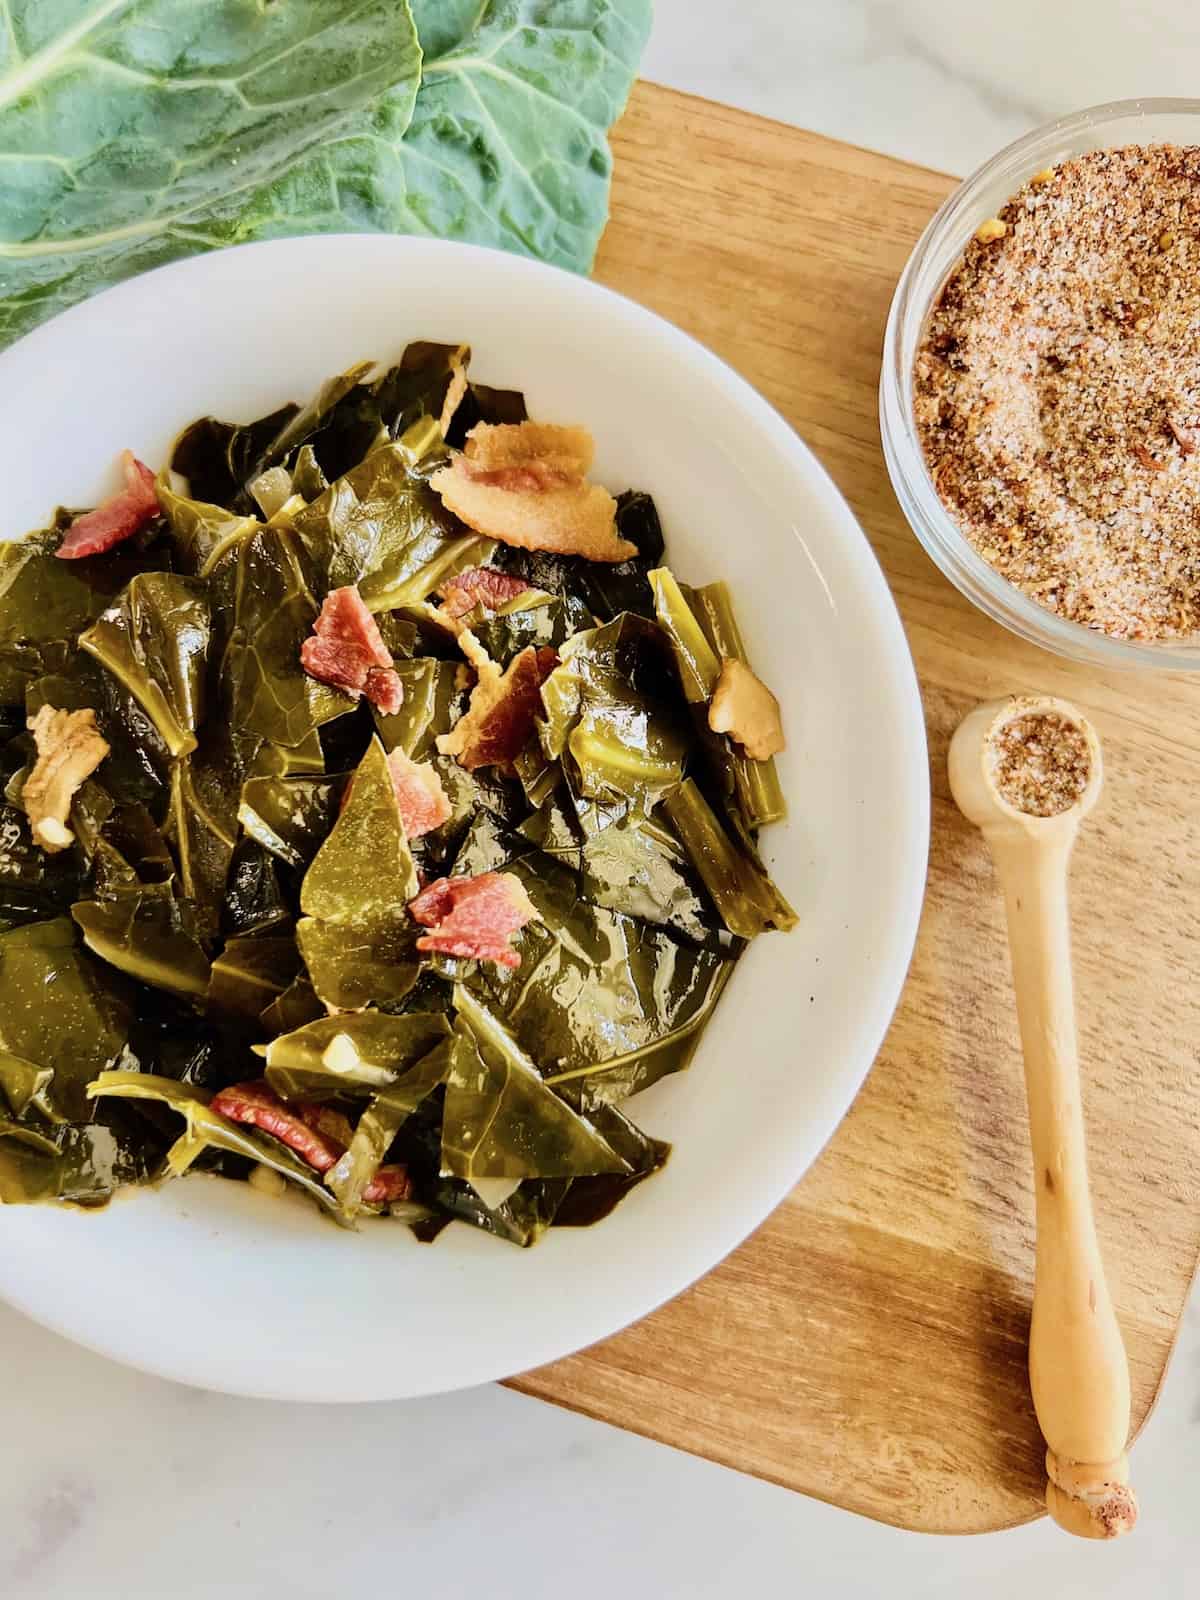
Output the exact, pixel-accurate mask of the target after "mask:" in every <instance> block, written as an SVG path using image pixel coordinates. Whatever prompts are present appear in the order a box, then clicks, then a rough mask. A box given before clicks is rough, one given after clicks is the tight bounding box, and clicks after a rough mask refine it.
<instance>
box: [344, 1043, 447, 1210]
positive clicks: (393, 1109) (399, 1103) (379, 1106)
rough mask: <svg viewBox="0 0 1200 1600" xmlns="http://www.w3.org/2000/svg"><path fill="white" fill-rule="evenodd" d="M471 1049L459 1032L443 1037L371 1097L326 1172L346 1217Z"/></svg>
mask: <svg viewBox="0 0 1200 1600" xmlns="http://www.w3.org/2000/svg"><path fill="white" fill-rule="evenodd" d="M368 1015H369V1013H368ZM397 1020H399V1019H397ZM470 1048H471V1047H470V1046H469V1045H468V1044H467V1042H466V1040H464V1039H463V1038H461V1037H460V1036H459V1035H457V1034H455V1035H453V1036H452V1037H448V1038H444V1039H442V1040H440V1041H439V1043H437V1044H436V1045H434V1046H433V1048H432V1049H430V1050H428V1051H426V1053H425V1054H424V1055H423V1056H421V1057H420V1058H419V1059H418V1060H416V1061H415V1062H413V1063H412V1065H411V1066H409V1067H407V1068H406V1069H405V1070H404V1071H403V1073H402V1074H401V1076H400V1077H398V1078H397V1079H396V1080H395V1081H394V1082H393V1083H391V1084H389V1085H388V1086H387V1087H386V1088H382V1089H380V1090H379V1091H378V1092H377V1093H376V1094H374V1095H372V1097H371V1100H370V1102H369V1103H368V1105H367V1107H366V1109H365V1110H364V1111H363V1114H362V1116H361V1117H359V1119H358V1125H357V1127H356V1128H355V1130H354V1137H353V1139H351V1141H350V1143H349V1145H348V1147H347V1149H346V1152H345V1154H344V1155H342V1156H341V1157H340V1158H339V1159H338V1160H337V1161H336V1162H335V1163H334V1165H333V1166H332V1167H331V1168H330V1169H329V1171H328V1172H327V1173H326V1174H325V1182H326V1184H327V1185H328V1186H329V1188H330V1189H332V1190H333V1192H334V1194H335V1195H337V1197H338V1199H339V1200H340V1201H341V1204H342V1208H343V1210H345V1211H346V1212H347V1214H349V1215H351V1216H353V1215H354V1213H355V1212H357V1211H360V1210H361V1209H362V1203H363V1200H362V1197H363V1191H364V1190H365V1189H366V1188H367V1185H368V1184H369V1183H370V1182H371V1180H372V1179H373V1178H374V1177H375V1174H376V1173H377V1172H378V1171H379V1168H380V1167H381V1166H382V1165H383V1162H384V1159H385V1158H386V1156H387V1153H388V1150H389V1149H390V1148H391V1145H392V1142H393V1141H394V1139H395V1138H396V1135H397V1134H398V1133H399V1132H400V1129H401V1128H402V1127H403V1126H404V1124H405V1122H407V1120H408V1118H409V1117H411V1116H412V1114H413V1112H414V1111H416V1110H417V1108H418V1107H419V1106H421V1105H422V1104H423V1103H424V1102H425V1101H426V1100H427V1099H428V1098H429V1096H430V1095H431V1094H432V1093H433V1091H434V1090H435V1089H436V1088H437V1087H438V1086H439V1085H440V1084H442V1083H444V1082H445V1081H446V1078H447V1077H448V1076H450V1075H452V1074H453V1072H454V1071H455V1070H456V1067H455V1063H456V1061H457V1059H458V1057H459V1054H460V1053H461V1052H463V1051H466V1050H469V1049H470Z"/></svg>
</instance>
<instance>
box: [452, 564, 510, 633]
mask: <svg viewBox="0 0 1200 1600" xmlns="http://www.w3.org/2000/svg"><path fill="white" fill-rule="evenodd" d="M528 588H529V584H527V583H526V582H525V579H524V578H518V577H515V576H514V575H513V574H512V573H510V572H497V571H496V570H495V569H494V568H493V567H470V568H468V569H467V571H466V572H460V573H459V574H458V576H457V577H454V578H448V579H447V580H446V582H445V583H444V584H443V585H442V587H441V588H440V589H439V590H438V594H439V595H441V597H442V605H441V610H442V615H443V616H444V617H446V618H447V619H448V620H449V621H451V622H457V621H458V619H459V618H460V617H465V616H466V614H467V612H468V611H474V609H475V607H476V606H484V607H486V609H487V610H489V611H496V610H498V609H499V608H500V607H501V606H502V605H503V604H504V603H505V601H506V600H515V599H516V597H517V596H518V595H519V594H524V593H525V592H526V590H527V589H528Z"/></svg>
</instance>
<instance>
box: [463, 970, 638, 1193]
mask: <svg viewBox="0 0 1200 1600" xmlns="http://www.w3.org/2000/svg"><path fill="white" fill-rule="evenodd" d="M454 998H455V1005H456V1007H457V1009H458V1016H459V1021H460V1023H461V1024H463V1025H464V1026H465V1027H466V1028H467V1029H468V1030H469V1034H470V1039H471V1042H472V1044H473V1045H474V1049H473V1050H472V1051H470V1052H459V1053H457V1054H456V1056H455V1057H454V1059H453V1061H452V1064H451V1069H450V1075H449V1078H448V1081H447V1084H446V1103H445V1110H444V1113H443V1122H442V1173H443V1175H445V1176H448V1177H455V1178H466V1179H474V1178H573V1177H582V1176H585V1175H588V1174H592V1173H599V1172H619V1173H627V1172H628V1171H629V1167H628V1164H627V1163H626V1162H625V1160H624V1158H623V1157H621V1156H619V1155H618V1154H617V1153H616V1151H615V1150H613V1148H612V1146H611V1145H609V1144H608V1143H607V1142H606V1141H605V1140H604V1139H603V1138H602V1137H601V1135H600V1134H599V1133H598V1132H597V1130H596V1129H595V1128H594V1127H593V1126H592V1124H591V1123H590V1122H588V1121H587V1119H586V1118H585V1117H583V1116H581V1115H579V1113H577V1112H575V1111H573V1110H572V1109H571V1107H570V1106H569V1105H567V1103H566V1101H564V1100H562V1099H560V1098H559V1097H558V1096H557V1095H556V1094H555V1093H554V1092H553V1090H552V1089H548V1088H547V1087H546V1085H545V1083H544V1082H543V1080H542V1078H541V1076H540V1074H539V1073H538V1070H537V1068H536V1067H535V1066H534V1064H533V1062H532V1061H531V1060H530V1059H529V1057H528V1056H526V1055H525V1053H524V1051H522V1050H521V1048H520V1046H519V1045H518V1044H517V1042H516V1040H515V1039H513V1037H512V1036H511V1035H510V1034H509V1033H508V1032H507V1030H506V1029H505V1027H504V1025H503V1024H502V1023H501V1021H500V1019H499V1017H498V1016H497V1015H496V1014H495V1013H494V1012H492V1011H489V1010H488V1008H487V1007H486V1006H485V1005H483V1004H482V1003H481V1002H480V1001H479V1000H478V999H477V998H476V996H475V995H474V994H472V993H471V991H470V990H468V989H465V988H459V989H458V990H457V991H456V993H455V997H454Z"/></svg>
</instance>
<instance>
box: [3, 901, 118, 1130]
mask: <svg viewBox="0 0 1200 1600" xmlns="http://www.w3.org/2000/svg"><path fill="white" fill-rule="evenodd" d="M0 994H3V996H4V1003H3V1005H2V1006H0V1087H3V1088H4V1090H5V1093H6V1095H9V1093H10V1091H14V1090H15V1095H16V1100H15V1103H11V1109H12V1111H13V1112H14V1114H15V1115H17V1116H20V1115H21V1114H22V1113H23V1112H24V1111H25V1109H26V1107H27V1105H28V1104H29V1103H31V1102H32V1103H34V1104H36V1105H37V1106H38V1107H39V1109H40V1110H42V1111H43V1113H44V1114H45V1115H47V1116H50V1117H52V1118H56V1119H64V1120H67V1121H74V1122H86V1121H87V1120H88V1105H87V1099H86V1097H85V1094H84V1088H85V1085H86V1084H87V1083H88V1081H89V1079H91V1078H93V1077H94V1076H95V1075H96V1073H97V1072H99V1071H101V1070H102V1069H103V1068H104V1067H106V1066H108V1064H109V1062H111V1061H112V1060H113V1059H114V1057H115V1056H116V1055H117V1054H118V1052H119V1051H120V1049H121V1047H122V1045H123V1044H124V1043H125V1040H126V1038H127V1036H128V1033H129V1025H130V1018H131V1013H130V1008H129V1004H128V1000H127V997H126V992H125V990H124V989H123V988H122V986H121V985H120V984H119V983H118V982H117V981H116V980H114V979H112V978H111V977H110V975H109V974H108V973H106V972H105V970H104V968H103V967H102V966H100V965H99V964H98V963H97V962H95V961H93V959H92V958H91V957H90V956H89V955H88V954H87V953H86V952H85V951H83V950H82V949H80V946H79V940H78V938H77V936H76V933H75V929H74V928H73V927H72V925H71V923H70V921H69V920H68V919H67V918H65V917H59V918H56V919H55V920H54V921H53V922H38V923H32V924H30V925H29V926H28V927H23V928H11V929H9V930H8V931H7V932H5V933H0ZM14 1061H15V1062H16V1063H19V1064H22V1065H21V1066H15V1065H14V1064H13V1063H14ZM5 1062H7V1063H8V1064H7V1066H5V1065H3V1063H5ZM26 1068H32V1069H33V1073H34V1077H33V1078H32V1079H31V1078H30V1077H29V1075H28V1073H27V1071H26V1070H25V1069H26ZM46 1069H49V1070H50V1071H51V1072H52V1074H53V1076H52V1078H51V1079H50V1080H49V1081H48V1082H47V1081H45V1080H43V1079H42V1077H41V1074H42V1073H43V1072H44V1071H45V1070H46Z"/></svg>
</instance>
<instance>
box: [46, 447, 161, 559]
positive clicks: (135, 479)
mask: <svg viewBox="0 0 1200 1600" xmlns="http://www.w3.org/2000/svg"><path fill="white" fill-rule="evenodd" d="M121 467H122V470H123V471H124V473H125V487H124V488H123V489H122V490H121V491H120V492H119V493H118V494H114V495H112V496H110V497H109V499H107V500H105V501H104V503H103V505H98V506H97V507H96V509H95V510H94V511H85V512H84V514H83V516H81V517H76V518H75V521H74V522H73V523H72V524H71V526H70V527H69V528H68V529H67V532H66V535H65V537H64V538H63V542H62V543H61V544H60V545H59V547H58V549H57V550H56V551H55V552H54V553H55V555H56V556H58V558H59V560H60V561H78V560H79V558H80V557H81V556H100V555H103V554H104V553H105V551H106V550H111V549H112V548H113V546H114V545H118V544H120V543H122V541H123V540H125V539H132V537H133V535H134V534H135V533H140V532H141V531H142V529H143V528H144V527H145V526H146V524H147V523H148V522H150V521H152V520H153V519H154V518H155V517H156V516H157V515H158V512H159V504H158V494H157V492H156V491H155V488H154V474H153V473H152V472H151V471H150V468H149V467H148V466H147V465H146V464H145V462H144V461H139V460H138V458H137V457H136V456H135V455H134V454H133V452H132V450H123V451H122V452H121Z"/></svg>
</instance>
